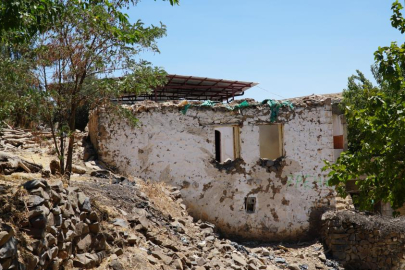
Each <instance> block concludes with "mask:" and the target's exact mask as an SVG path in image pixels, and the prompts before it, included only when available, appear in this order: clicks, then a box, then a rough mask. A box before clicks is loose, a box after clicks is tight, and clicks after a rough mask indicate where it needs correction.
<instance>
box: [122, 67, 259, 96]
mask: <svg viewBox="0 0 405 270" xmlns="http://www.w3.org/2000/svg"><path fill="white" fill-rule="evenodd" d="M255 85H257V83H254V82H243V81H232V80H224V79H213V78H204V77H196V76H183V75H175V74H169V75H167V83H166V85H165V86H163V87H160V88H157V89H154V90H153V91H152V93H151V94H143V95H139V96H135V95H124V96H122V97H120V98H119V99H118V100H117V101H119V102H121V103H133V102H135V101H141V100H154V101H167V100H181V99H186V100H212V101H220V102H222V101H227V100H229V99H231V98H234V97H237V96H242V95H243V94H244V92H245V91H246V90H248V89H249V88H251V87H253V86H255Z"/></svg>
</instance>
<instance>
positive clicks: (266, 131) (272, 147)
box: [259, 124, 283, 160]
mask: <svg viewBox="0 0 405 270" xmlns="http://www.w3.org/2000/svg"><path fill="white" fill-rule="evenodd" d="M259 145H260V158H263V159H270V160H275V159H277V158H279V157H281V156H282V155H283V126H282V125H281V124H274V125H260V126H259Z"/></svg>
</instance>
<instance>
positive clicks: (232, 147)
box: [215, 126, 240, 163]
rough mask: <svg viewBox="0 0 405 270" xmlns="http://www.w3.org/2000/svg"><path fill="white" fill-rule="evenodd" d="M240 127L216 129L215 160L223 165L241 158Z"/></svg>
mask: <svg viewBox="0 0 405 270" xmlns="http://www.w3.org/2000/svg"><path fill="white" fill-rule="evenodd" d="M239 141H240V139H239V127H236V126H235V127H234V126H227V127H217V128H215V160H216V161H218V162H219V163H223V162H225V161H226V160H229V159H230V160H235V159H237V158H239V157H240V143H239Z"/></svg>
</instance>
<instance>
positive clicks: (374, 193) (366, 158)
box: [325, 1, 405, 210]
mask: <svg viewBox="0 0 405 270" xmlns="http://www.w3.org/2000/svg"><path fill="white" fill-rule="evenodd" d="M402 9H403V6H402V5H401V4H400V3H399V2H398V1H396V2H394V3H393V4H392V10H393V15H392V17H391V24H392V26H393V27H395V28H397V29H398V30H400V31H401V33H404V32H405V19H404V18H403V16H402V14H401V10H402ZM374 56H375V61H376V63H375V67H374V68H373V71H374V72H373V73H374V76H375V78H376V81H377V83H378V86H373V85H372V84H371V82H370V81H368V80H367V79H366V78H365V77H364V76H363V75H362V74H361V73H358V75H357V76H353V77H351V78H349V86H348V90H347V91H345V92H344V106H345V107H344V111H345V116H346V120H347V123H348V126H349V132H350V135H349V136H350V137H349V140H350V141H351V142H350V143H351V147H350V148H349V150H348V151H346V152H344V153H342V154H341V156H340V157H339V159H338V161H337V162H336V163H335V164H329V163H328V164H327V166H326V167H325V169H330V170H331V172H330V177H331V178H330V181H329V183H330V184H331V185H334V186H336V187H337V190H338V192H339V193H340V194H341V195H345V186H346V183H347V181H349V180H357V181H356V184H357V185H358V186H359V189H360V194H359V196H358V198H357V200H358V201H357V203H358V204H359V205H360V207H361V208H362V209H369V210H371V209H372V208H373V205H374V204H375V203H376V202H379V201H383V202H389V203H390V204H391V206H392V207H393V208H394V209H397V208H399V207H401V206H402V205H403V204H404V203H405V196H404V194H405V166H404V161H405V136H404V134H405V92H404V89H405V81H404V74H405V73H404V70H405V69H404V68H405V44H402V45H400V46H398V45H397V43H396V42H392V43H391V45H390V46H387V47H380V48H378V50H377V51H376V52H375V54H374Z"/></svg>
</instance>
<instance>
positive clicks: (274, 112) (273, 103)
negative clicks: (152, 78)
mask: <svg viewBox="0 0 405 270" xmlns="http://www.w3.org/2000/svg"><path fill="white" fill-rule="evenodd" d="M216 103H219V102H216V101H211V100H206V101H204V102H203V103H201V104H199V105H192V104H187V105H185V106H184V107H183V109H182V110H181V113H182V114H184V115H185V114H186V113H187V110H188V109H189V108H190V107H203V106H207V107H214V105H215V104H216ZM262 104H268V105H269V106H270V109H271V114H270V121H271V122H274V121H276V120H277V116H278V111H279V110H280V108H281V107H284V106H286V107H289V108H290V109H292V110H293V109H294V106H293V104H292V103H291V102H289V101H283V102H279V101H277V100H274V99H265V100H263V101H262ZM251 106H255V105H254V104H249V102H247V101H246V100H244V101H243V102H241V103H240V104H238V105H236V106H230V105H229V104H226V105H225V107H226V108H227V109H228V110H231V111H233V110H239V109H243V108H247V107H251Z"/></svg>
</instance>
